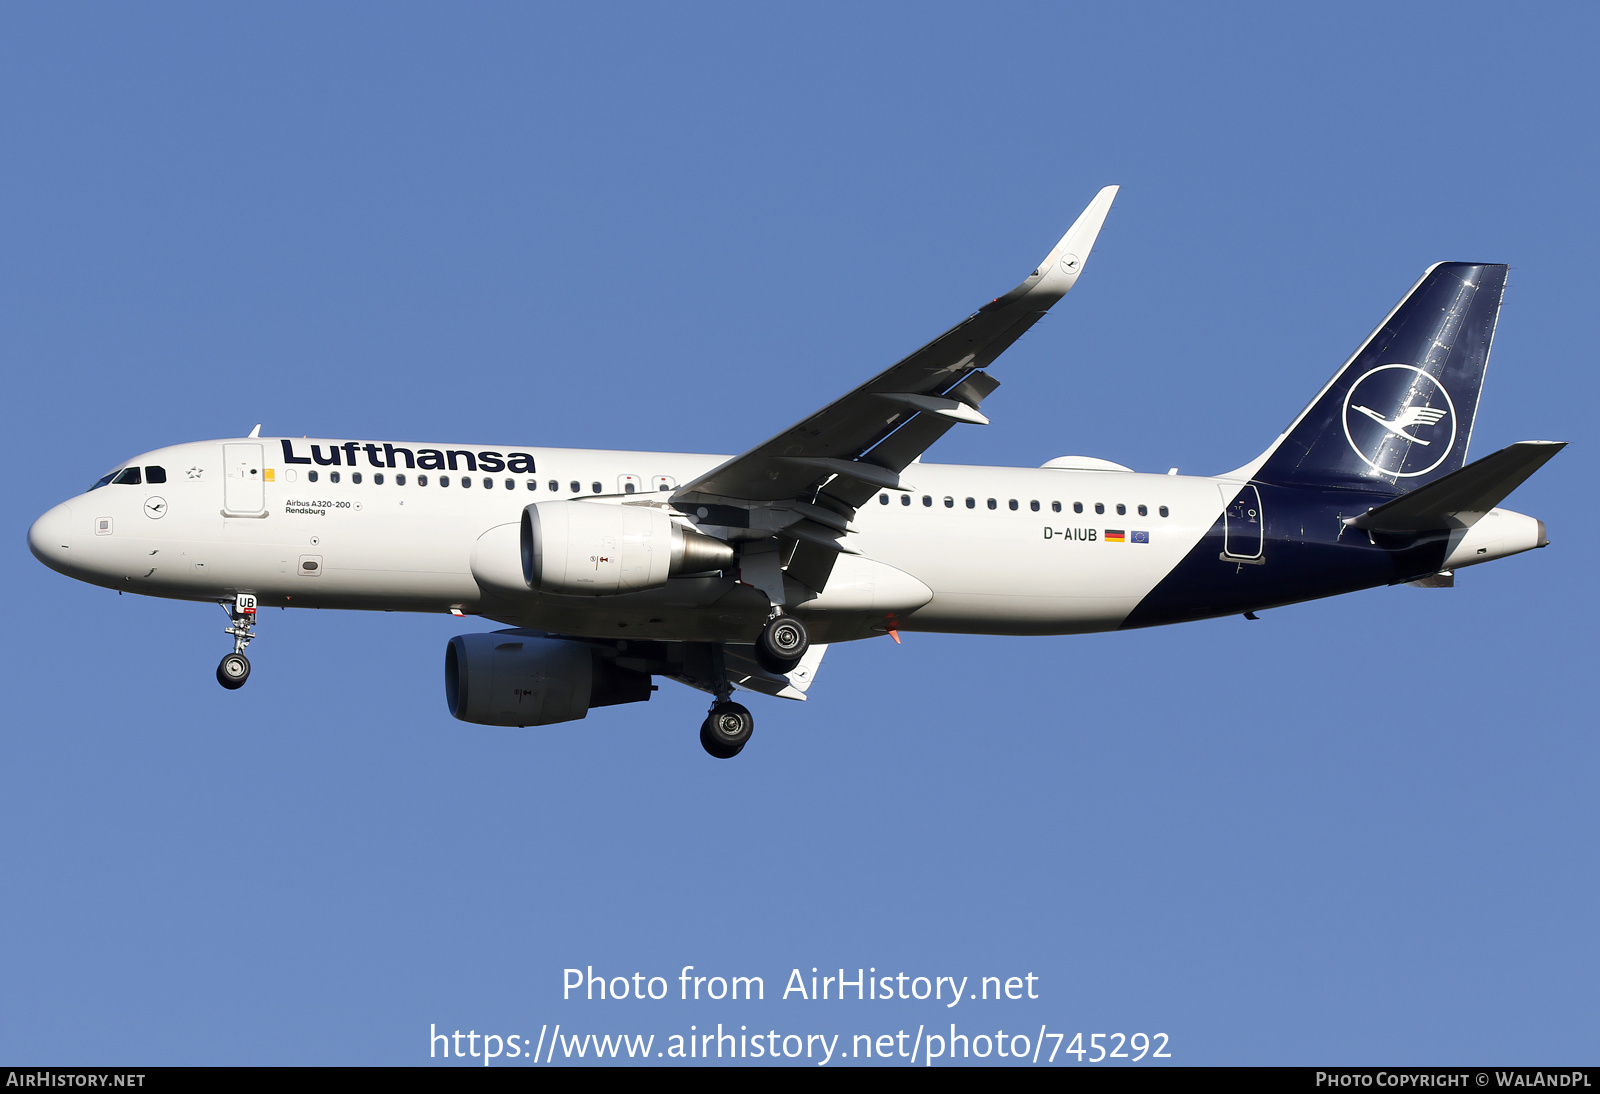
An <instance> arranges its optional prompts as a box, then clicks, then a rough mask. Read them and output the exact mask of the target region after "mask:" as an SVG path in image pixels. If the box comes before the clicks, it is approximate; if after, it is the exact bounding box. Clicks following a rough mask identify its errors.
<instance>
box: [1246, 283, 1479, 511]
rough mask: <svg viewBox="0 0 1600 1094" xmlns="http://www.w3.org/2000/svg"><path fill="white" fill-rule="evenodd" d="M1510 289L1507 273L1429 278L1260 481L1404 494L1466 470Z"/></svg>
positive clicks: (1282, 444)
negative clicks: (1493, 344) (1504, 299)
mask: <svg viewBox="0 0 1600 1094" xmlns="http://www.w3.org/2000/svg"><path fill="white" fill-rule="evenodd" d="M1505 285H1506V267H1505V266H1499V265H1488V264H1482V263H1473V262H1441V263H1439V264H1438V265H1437V266H1434V267H1432V268H1431V269H1429V270H1428V272H1427V273H1425V274H1423V275H1422V280H1421V281H1419V282H1418V283H1417V285H1416V287H1415V288H1413V289H1412V290H1411V291H1410V292H1409V293H1408V294H1406V297H1405V299H1404V300H1402V301H1400V303H1399V305H1398V306H1397V307H1396V308H1395V309H1394V311H1393V312H1391V313H1390V315H1389V318H1387V319H1385V320H1384V321H1383V324H1382V325H1381V326H1380V327H1379V328H1378V329H1377V330H1376V331H1374V332H1373V333H1372V336H1371V337H1369V338H1368V339H1367V341H1366V343H1365V344H1364V345H1363V346H1362V347H1361V348H1360V349H1359V350H1357V351H1356V354H1355V356H1354V357H1352V358H1350V360H1349V361H1348V362H1347V363H1346V364H1345V366H1344V367H1343V368H1342V369H1340V370H1339V372H1338V374H1337V375H1335V376H1334V378H1333V380H1332V381H1331V382H1330V383H1329V384H1328V386H1327V387H1325V388H1323V390H1322V393H1321V394H1320V395H1318V396H1317V397H1316V399H1314V400H1313V401H1312V403H1311V405H1310V406H1309V407H1307V408H1306V409H1305V412H1304V413H1302V414H1301V415H1300V417H1299V418H1298V419H1296V420H1295V422H1294V424H1293V425H1291V426H1290V427H1289V431H1288V432H1287V433H1285V434H1284V435H1283V437H1282V438H1281V439H1280V440H1279V441H1278V443H1277V444H1276V445H1274V446H1273V447H1272V448H1271V449H1269V450H1268V452H1267V453H1266V459H1265V462H1263V463H1262V464H1261V466H1260V468H1259V469H1258V470H1257V471H1256V473H1255V476H1254V477H1255V478H1257V479H1259V480H1261V481H1263V482H1273V483H1285V484H1316V485H1323V486H1339V485H1344V486H1351V487H1359V488H1361V489H1366V490H1372V489H1377V490H1384V491H1393V492H1395V493H1400V492H1403V491H1406V490H1410V489H1412V488H1414V487H1417V486H1421V485H1423V484H1424V483H1428V482H1432V481H1433V480H1435V479H1437V478H1440V477H1442V476H1444V475H1447V474H1449V473H1450V472H1452V471H1455V470H1457V469H1458V468H1460V467H1461V466H1462V465H1464V464H1465V463H1466V456H1467V441H1468V440H1469V439H1470V437H1471V435H1472V420H1473V418H1474V417H1475V416H1476V415H1477V413H1478V392H1479V391H1480V390H1481V389H1482V387H1483V373H1484V369H1485V367H1486V366H1487V365H1488V363H1489V344H1490V342H1492V341H1493V339H1494V324H1495V319H1496V317H1497V316H1498V315H1499V313H1500V298H1501V295H1502V294H1503V293H1504V292H1505Z"/></svg>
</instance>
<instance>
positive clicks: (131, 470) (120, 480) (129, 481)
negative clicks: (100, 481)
mask: <svg viewBox="0 0 1600 1094" xmlns="http://www.w3.org/2000/svg"><path fill="white" fill-rule="evenodd" d="M140 478H141V477H140V475H139V469H138V468H137V467H125V468H123V470H122V473H121V474H119V475H118V476H117V477H116V478H114V479H112V480H111V482H112V484H113V485H115V486H138V485H139V482H140Z"/></svg>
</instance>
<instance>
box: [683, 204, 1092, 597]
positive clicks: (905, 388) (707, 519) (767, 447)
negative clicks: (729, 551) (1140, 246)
mask: <svg viewBox="0 0 1600 1094" xmlns="http://www.w3.org/2000/svg"><path fill="white" fill-rule="evenodd" d="M1116 195H1117V188H1116V187H1115V186H1107V187H1106V188H1105V189H1103V190H1101V191H1100V192H1099V193H1098V194H1096V195H1095V198H1094V200H1093V201H1091V202H1090V203H1089V206H1088V208H1086V209H1085V210H1084V211H1083V213H1082V215H1081V216H1079V217H1078V219H1077V220H1076V221H1075V222H1074V223H1073V225H1072V227H1071V228H1070V229H1068V230H1067V234H1066V235H1064V236H1062V237H1061V240H1060V242H1058V243H1057V244H1056V245H1055V247H1054V248H1053V249H1052V250H1051V251H1050V253H1049V255H1047V256H1046V257H1045V260H1044V261H1043V262H1041V263H1040V264H1039V267H1038V269H1036V270H1034V271H1033V273H1031V274H1030V275H1028V278H1027V279H1026V280H1025V281H1023V282H1022V284H1020V285H1018V286H1017V287H1016V288H1014V289H1012V290H1011V291H1010V292H1008V293H1006V294H1005V295H1004V296H1002V297H1000V298H998V299H996V300H994V301H992V302H990V303H988V304H985V305H984V306H983V307H981V308H979V309H978V310H977V311H976V312H974V313H973V314H972V315H970V316H968V317H967V318H966V319H964V320H963V321H961V322H960V323H958V324H956V325H955V326H954V327H952V328H951V329H950V330H948V331H946V332H945V333H944V334H941V335H940V336H939V337H937V338H935V339H934V340H933V341H931V342H929V343H928V344H927V345H925V346H923V347H922V348H921V349H919V350H917V351H916V352H915V353H912V354H911V355H910V356H908V357H906V358H904V359H903V360H901V361H899V362H898V363H897V364H895V365H892V366H891V367H889V368H888V369H886V370H884V371H883V372H881V373H879V374H878V375H877V376H874V377H873V378H872V379H871V380H868V381H867V382H866V383H864V384H862V385H861V386H860V387H858V388H856V389H855V390H854V391H852V392H850V393H849V394H847V395H845V396H843V397H841V398H839V399H835V400H834V401H833V402H832V403H829V404H828V405H827V406H825V407H823V408H822V409H821V410H819V411H817V412H816V413H815V414H812V415H811V416H810V417H808V418H806V419H804V420H803V421H801V422H798V423H796V424H795V425H793V426H790V427H789V428H788V429H786V430H784V431H783V432H782V433H779V434H778V435H777V436H776V437H773V438H772V439H770V440H768V441H765V442H763V443H762V444H759V445H757V446H756V447H755V448H752V449H750V450H749V451H748V452H745V453H744V454H742V455H739V456H735V457H734V458H733V459H731V460H729V461H728V462H726V463H724V464H722V465H721V466H719V467H717V468H714V469H713V470H711V471H709V472H707V473H706V474H705V475H702V476H701V477H700V478H698V479H696V480H695V481H694V482H691V483H688V484H686V485H685V486H683V487H682V488H681V489H679V490H678V491H677V493H675V494H674V495H673V497H672V504H673V505H674V506H676V507H677V508H679V509H681V510H683V511H685V512H688V513H693V514H697V515H699V520H700V522H701V523H702V524H710V525H713V526H720V527H722V528H725V529H727V531H728V533H729V536H728V538H730V539H745V540H750V539H765V538H770V537H773V536H777V537H779V538H780V539H785V540H788V541H791V542H793V543H795V544H796V545H797V547H796V550H795V552H794V554H793V555H792V556H791V559H790V562H789V564H788V566H787V571H788V573H789V575H790V576H791V577H794V578H795V579H796V580H799V581H801V582H802V583H803V584H805V585H807V586H808V587H810V588H812V589H820V588H821V584H819V583H818V582H819V581H820V582H826V579H827V573H828V571H829V570H831V568H832V559H833V557H834V556H836V555H837V553H838V552H839V551H841V550H849V549H850V548H848V547H846V546H844V545H843V543H842V539H843V537H844V535H845V534H846V532H847V531H848V530H849V519H850V517H852V516H854V515H855V509H856V507H857V506H859V505H861V504H862V503H864V502H865V501H866V500H867V499H869V498H870V497H872V495H873V494H875V493H877V492H878V491H879V490H901V489H908V487H905V486H903V485H902V484H901V481H900V472H901V471H902V470H903V469H904V468H905V467H907V466H908V465H909V464H911V463H912V462H913V461H914V460H916V458H917V457H918V456H920V455H922V453H923V452H925V451H926V450H927V449H928V447H929V446H930V445H932V444H933V442H934V441H936V440H938V439H939V438H940V437H942V436H944V434H945V432H946V431H947V430H949V429H950V428H951V427H953V426H954V425H956V424H957V423H958V422H970V423H974V424H987V422H988V419H987V418H985V417H984V416H983V415H982V414H980V413H979V412H978V406H979V404H981V403H982V402H983V399H984V397H985V396H987V395H988V394H989V393H990V392H991V391H993V390H994V389H995V388H996V387H998V386H999V381H997V380H995V379H994V378H993V377H991V376H990V375H989V374H988V373H986V372H983V371H981V370H982V369H984V368H985V367H987V366H988V365H989V364H990V363H992V362H993V361H994V359H995V358H996V357H998V356H1000V354H1001V353H1003V352H1004V351H1005V350H1006V349H1007V347H1009V346H1010V345H1011V344H1012V343H1013V342H1015V341H1016V340H1017V339H1018V338H1020V337H1022V335H1023V334H1024V333H1025V332H1026V331H1027V330H1028V328H1029V327H1031V326H1033V325H1034V324H1035V323H1037V322H1038V321H1039V320H1040V318H1042V317H1043V316H1044V313H1045V312H1047V311H1049V310H1050V306H1051V305H1052V304H1054V303H1055V302H1056V301H1057V300H1060V299H1061V298H1062V297H1063V296H1065V295H1066V293H1067V291H1068V290H1069V289H1071V288H1072V286H1073V285H1074V284H1075V283H1076V282H1077V280H1078V275H1079V274H1080V273H1081V272H1082V270H1083V266H1084V263H1085V261H1086V260H1087V259H1088V257H1089V252H1090V250H1091V249H1092V248H1093V247H1094V242H1095V238H1096V237H1097V236H1098V235H1099V234H1100V226H1101V225H1102V224H1104V223H1105V219H1106V214H1107V213H1109V212H1110V211H1111V203H1112V201H1113V200H1114V199H1115V197H1116ZM700 510H704V511H705V512H704V514H703V515H700ZM819 552H820V554H819ZM747 553H748V551H747ZM758 553H759V552H758ZM768 569H769V570H770V569H771V567H768ZM746 580H749V579H748V578H746ZM775 580H779V581H781V579H776V578H773V577H772V576H771V575H770V573H769V576H768V578H767V580H764V581H763V580H756V581H751V583H752V584H756V585H757V587H760V588H763V589H764V590H765V591H767V592H768V595H769V596H772V598H773V602H774V603H782V602H783V599H782V586H781V583H779V584H776V585H775V584H774V581H775Z"/></svg>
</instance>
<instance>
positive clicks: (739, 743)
mask: <svg viewBox="0 0 1600 1094" xmlns="http://www.w3.org/2000/svg"><path fill="white" fill-rule="evenodd" d="M755 727H756V720H755V719H754V718H752V717H751V716H750V712H749V711H748V710H746V709H745V708H744V707H742V706H740V705H739V704H738V703H735V702H732V701H731V700H729V699H718V700H717V701H716V702H715V703H712V704H711V713H709V714H707V715H706V720H705V722H704V723H702V724H701V726H700V745H701V747H702V748H704V749H705V750H706V751H707V752H709V753H711V755H713V756H715V757H716V758H717V759H719V760H731V759H733V758H734V757H735V756H737V755H738V754H739V752H740V750H741V749H743V748H744V746H745V744H746V743H747V742H748V741H749V740H750V734H751V732H752V731H754V729H755Z"/></svg>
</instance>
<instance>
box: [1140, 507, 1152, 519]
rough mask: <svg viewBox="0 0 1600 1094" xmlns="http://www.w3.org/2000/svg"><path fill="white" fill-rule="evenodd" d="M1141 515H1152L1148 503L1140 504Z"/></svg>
mask: <svg viewBox="0 0 1600 1094" xmlns="http://www.w3.org/2000/svg"><path fill="white" fill-rule="evenodd" d="M1139 515H1140V516H1141V517H1148V516H1149V515H1150V507H1149V506H1147V505H1141V506H1139Z"/></svg>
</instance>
